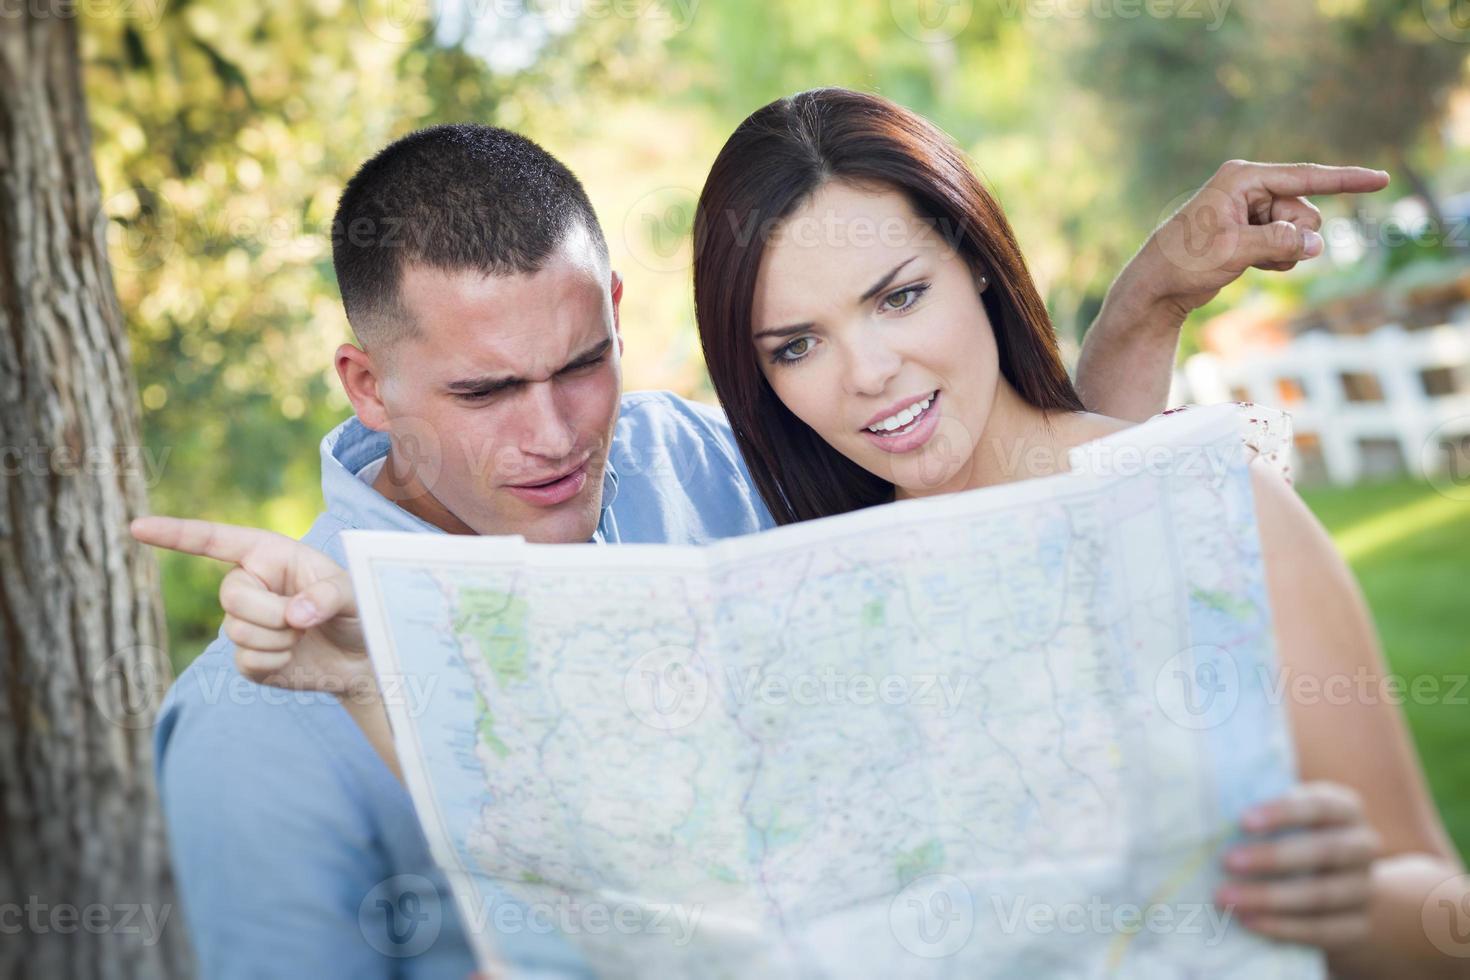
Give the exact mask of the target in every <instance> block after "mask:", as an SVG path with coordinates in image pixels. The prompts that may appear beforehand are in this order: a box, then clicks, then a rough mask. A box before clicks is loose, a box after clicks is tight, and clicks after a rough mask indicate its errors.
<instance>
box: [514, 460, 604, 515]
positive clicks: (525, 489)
mask: <svg viewBox="0 0 1470 980" xmlns="http://www.w3.org/2000/svg"><path fill="white" fill-rule="evenodd" d="M590 462H591V458H590V457H589V458H588V459H584V460H582V462H580V463H578V464H577V466H576V467H574V468H573V469H570V470H564V471H563V472H562V473H560V474H558V475H555V476H550V477H546V478H544V479H540V480H532V481H527V482H525V483H516V484H507V485H506V487H505V489H506V490H508V491H510V493H511V494H513V495H514V496H516V497H519V498H520V499H521V500H524V501H525V502H526V503H528V504H533V505H535V506H537V507H551V506H555V505H556V504H560V503H564V502H565V501H568V500H570V499H572V498H573V497H575V496H576V495H577V494H578V493H581V491H582V488H583V487H585V486H586V485H587V466H588V464H589V463H590Z"/></svg>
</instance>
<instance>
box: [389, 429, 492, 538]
mask: <svg viewBox="0 0 1470 980" xmlns="http://www.w3.org/2000/svg"><path fill="white" fill-rule="evenodd" d="M373 489H374V490H376V491H378V493H380V494H382V495H383V496H384V497H387V498H388V499H389V500H391V501H393V503H395V504H397V505H398V506H399V507H402V508H403V509H404V510H406V511H408V512H409V513H410V514H412V515H413V516H414V517H417V518H418V519H419V520H421V521H424V522H426V523H428V524H432V525H433V526H434V527H437V528H438V529H439V530H441V531H444V532H446V533H448V534H474V533H476V532H475V529H474V528H472V527H470V526H469V525H468V524H466V523H465V522H464V521H462V520H460V519H459V518H458V517H456V516H455V515H454V512H453V511H451V510H450V509H449V508H448V507H445V506H444V505H443V504H442V503H440V502H439V498H438V497H435V496H434V495H433V494H432V493H430V492H429V489H428V487H425V486H424V484H423V481H421V480H420V479H419V475H418V471H417V470H416V469H414V468H413V467H412V466H410V467H408V468H406V469H405V468H403V467H400V466H399V465H398V463H397V460H396V459H395V458H394V456H393V450H391V449H390V450H388V458H387V459H385V460H383V468H382V469H381V470H379V471H378V475H377V477H376V478H374V480H373Z"/></svg>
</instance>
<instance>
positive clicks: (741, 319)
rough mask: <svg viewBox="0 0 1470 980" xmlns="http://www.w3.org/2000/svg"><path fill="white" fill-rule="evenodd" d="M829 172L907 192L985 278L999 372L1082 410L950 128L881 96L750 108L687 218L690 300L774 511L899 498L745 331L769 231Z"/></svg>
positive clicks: (1015, 254)
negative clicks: (841, 445)
mask: <svg viewBox="0 0 1470 980" xmlns="http://www.w3.org/2000/svg"><path fill="white" fill-rule="evenodd" d="M829 180H842V181H848V182H852V183H857V184H862V185H870V186H877V187H884V188H889V189H892V190H896V191H899V192H900V193H903V194H904V195H905V196H906V197H907V198H908V201H909V204H910V206H911V207H912V208H913V209H914V212H915V214H917V215H918V217H919V218H920V219H921V220H923V221H926V222H929V223H931V224H932V225H933V227H934V228H935V229H936V230H937V231H938V232H939V233H941V234H943V235H945V236H946V238H947V240H948V242H949V244H950V245H951V246H952V247H954V248H955V249H956V251H958V252H959V253H960V254H961V255H962V256H963V257H964V258H965V260H966V261H967V262H968V263H969V265H970V268H971V269H972V270H974V271H976V272H979V271H982V270H983V272H984V274H985V275H986V276H987V277H988V278H989V280H990V286H989V288H987V289H986V290H985V291H984V293H982V295H981V300H982V302H983V303H984V305H985V312H986V315H987V316H988V317H989V318H990V322H991V324H992V325H993V327H994V329H995V341H996V347H997V350H998V352H999V359H1000V372H1001V375H1002V376H1003V377H1004V378H1005V379H1006V381H1007V382H1009V383H1010V385H1011V386H1012V387H1013V388H1014V389H1015V390H1016V392H1017V393H1018V394H1019V395H1020V396H1021V397H1022V398H1023V399H1025V400H1026V401H1027V402H1029V403H1030V404H1032V405H1034V406H1036V407H1037V408H1040V409H1043V410H1061V411H1081V410H1082V402H1081V400H1080V399H1079V398H1078V396H1077V392H1076V390H1075V389H1074V388H1073V387H1072V382H1071V380H1070V379H1069V378H1068V377H1067V371H1066V368H1065V367H1064V366H1063V364H1062V360H1061V357H1060V355H1059V354H1058V352H1057V341H1056V334H1055V333H1054V331H1053V330H1052V326H1051V320H1050V319H1049V318H1048V317H1047V313H1046V306H1045V304H1043V303H1042V301H1041V297H1040V296H1039V295H1038V294H1037V292H1036V287H1035V285H1033V284H1032V282H1031V274H1030V273H1029V272H1027V271H1026V263H1025V261H1024V260H1023V259H1022V258H1021V251H1020V248H1019V247H1017V245H1016V238H1015V235H1013V234H1012V233H1011V227H1010V225H1009V223H1007V221H1006V219H1005V215H1004V214H1003V213H1002V212H1001V209H1000V205H999V204H998V203H997V202H996V201H995V199H994V198H993V197H991V195H990V194H989V193H988V192H987V191H986V190H985V188H984V187H983V186H981V184H980V181H979V180H978V179H977V178H976V177H975V174H974V172H973V171H971V169H970V166H969V164H968V163H967V161H966V160H965V158H964V155H963V154H962V153H961V152H960V150H959V148H958V147H956V146H955V145H954V143H953V142H951V141H950V139H949V138H948V137H947V136H945V135H944V133H942V132H941V131H940V130H939V129H938V128H937V127H935V126H934V125H933V124H932V123H930V122H929V121H928V120H926V119H924V118H923V117H921V116H919V115H917V114H915V113H913V112H910V111H909V110H908V109H905V108H903V107H902V106H899V105H896V104H894V103H892V102H890V101H888V100H887V99H884V98H880V97H879V96H876V95H868V94H865V93H862V92H854V91H851V90H849V89H842V88H822V89H813V90H812V91H809V92H801V93H799V94H797V95H793V96H790V97H789V98H784V99H778V100H777V101H775V102H772V103H771V104H770V105H768V106H765V107H764V108H761V109H758V110H756V111H755V112H754V113H752V114H751V115H750V116H749V117H748V118H747V119H746V120H745V121H744V122H743V123H741V124H740V126H739V127H738V128H736V130H735V132H734V133H733V134H731V136H730V138H729V140H727V141H726V142H725V146H724V148H723V149H721V150H720V155H719V156H718V157H716V158H715V163H714V166H713V167H711V168H710V173H709V178H708V179H707V180H706V181H705V184H704V190H703V192H702V193H701V194H700V197H699V206H698V209H697V210H696V211H695V217H694V310H695V317H696V319H697V320H698V322H699V339H700V344H701V345H702V346H703V348H704V359H705V364H706V365H707V366H708V368H709V373H710V377H711V379H712V380H713V381H714V386H715V393H716V394H717V395H718V396H719V398H720V402H721V403H722V404H723V405H724V408H725V414H726V415H727V416H728V417H729V419H730V425H731V427H732V428H733V429H734V432H735V439H736V441H737V442H738V443H739V445H740V450H741V452H742V453H743V454H744V455H745V461H746V464H747V465H748V466H749V467H750V472H751V475H752V476H753V477H754V478H755V483H756V487H757V489H759V490H760V493H761V496H762V497H763V498H765V501H766V506H767V507H769V508H770V511H771V514H772V516H773V517H775V519H776V521H777V523H780V524H790V523H792V522H795V521H803V520H810V519H811V518H814V517H826V516H829V515H832V514H841V513H845V512H847V511H850V510H856V509H858V508H860V507H868V506H871V505H873V504H880V503H887V502H888V501H890V500H892V499H893V493H894V491H893V484H892V483H889V482H888V481H887V480H884V479H883V478H882V477H879V476H875V475H874V474H872V473H870V472H868V471H867V470H865V469H863V468H862V467H861V466H859V465H858V464H856V463H854V462H853V461H852V460H850V459H848V458H847V457H846V456H843V455H842V454H841V453H839V452H838V451H837V450H835V449H833V448H832V447H831V446H829V445H828V444H827V443H826V442H824V441H823V440H822V438H821V437H820V436H818V435H817V434H816V433H815V432H813V431H812V430H811V428H810V427H809V426H807V425H806V424H805V423H804V422H802V421H801V420H800V419H798V418H797V417H796V416H795V415H793V414H792V413H791V411H790V410H789V409H788V408H787V407H786V406H785V405H784V404H783V403H782V402H781V400H780V399H779V398H777V397H776V393H775V392H774V391H772V390H771V386H770V384H769V383H768V382H767V381H766V379H765V376H764V375H763V374H762V373H761V369H760V364H759V362H758V356H757V352H756V346H755V341H754V339H753V338H752V336H751V330H752V325H751V310H752V308H753V306H754V300H755V282H756V275H757V274H758V273H759V271H760V266H761V258H762V256H763V255H764V254H765V248H766V242H767V239H768V238H770V236H771V234H772V233H773V232H774V231H775V230H776V228H777V226H778V225H779V223H780V222H781V221H783V220H784V219H786V218H787V217H789V216H790V215H791V214H792V212H794V211H795V210H796V209H797V208H798V207H800V206H801V205H802V203H803V202H805V201H806V200H807V199H808V198H809V197H810V196H811V195H812V194H813V193H814V192H815V191H816V190H817V189H818V188H820V187H821V186H822V185H823V184H825V183H826V182H827V181H829Z"/></svg>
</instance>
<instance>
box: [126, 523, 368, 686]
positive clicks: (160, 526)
mask: <svg viewBox="0 0 1470 980" xmlns="http://www.w3.org/2000/svg"><path fill="white" fill-rule="evenodd" d="M129 530H131V531H132V534H133V537H135V538H137V539H138V540H139V541H142V542H144V543H145V544H151V545H157V546H158V547H160V548H170V549H172V550H174V551H181V552H183V553H185V554H189V555H202V556H204V557H206V558H214V559H216V560H218V561H223V562H228V563H229V564H231V565H234V566H235V567H234V568H232V569H231V570H230V572H229V574H227V575H226V576H225V579H224V581H223V582H222V583H220V587H219V601H220V605H221V606H222V607H223V608H224V611H225V621H224V631H225V635H226V636H228V637H229V638H230V639H231V640H233V641H234V643H235V666H236V667H237V668H238V669H239V671H240V673H241V675H243V676H245V677H248V678H249V679H251V680H253V681H256V682H257V683H261V684H270V685H272V686H275V687H287V688H293V689H296V690H310V691H328V692H330V693H333V694H337V695H342V696H346V695H347V694H348V693H349V692H353V691H362V690H368V689H370V690H371V691H372V692H373V693H376V690H377V682H376V679H375V678H374V675H373V668H372V662H371V661H370V660H369V659H368V655H367V646H366V644H365V643H364V642H363V635H362V623H361V621H360V620H359V619H358V616H357V600H356V598H355V597H354V595H353V592H352V582H351V580H350V579H349V578H348V577H347V573H346V572H345V571H344V570H343V569H342V566H340V565H338V564H337V563H336V562H334V561H333V560H332V559H330V558H328V557H327V556H326V555H324V554H322V553H321V552H320V551H317V550H316V549H315V548H312V547H309V546H308V545H304V544H302V543H301V542H300V541H296V540H293V539H291V538H288V537H286V536H285V535H283V534H276V533H275V532H273V531H262V530H258V529H256V528H249V527H237V526H235V525H232V524H215V523H212V522H210V521H193V520H184V519H181V518H177V517H140V518H138V519H137V520H135V521H133V523H132V524H131V525H130V528H129Z"/></svg>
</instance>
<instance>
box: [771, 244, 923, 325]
mask: <svg viewBox="0 0 1470 980" xmlns="http://www.w3.org/2000/svg"><path fill="white" fill-rule="evenodd" d="M917 258H918V256H917V255H910V256H909V257H908V258H906V259H904V260H903V261H902V262H900V263H899V264H898V265H896V266H894V267H893V268H892V269H890V270H889V271H888V275H886V276H884V277H883V278H882V279H879V280H878V281H877V282H875V283H873V285H872V286H870V287H869V288H868V291H867V292H865V293H863V294H862V296H860V297H858V302H859V303H866V302H867V301H868V300H870V299H872V298H873V297H874V296H877V295H878V294H879V293H881V292H883V290H885V289H887V288H888V286H889V284H890V283H892V282H893V280H894V279H895V278H897V277H898V274H899V273H900V272H902V271H903V269H904V266H906V265H908V264H909V263H910V262H912V261H913V260H914V259H917ZM811 328H812V325H811V323H809V322H808V323H793V324H792V325H791V326H789V327H767V328H766V329H765V330H757V331H756V332H755V334H754V336H755V339H757V340H759V339H760V338H762V337H789V336H791V335H792V334H795V333H803V332H805V331H807V330H810V329H811Z"/></svg>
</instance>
